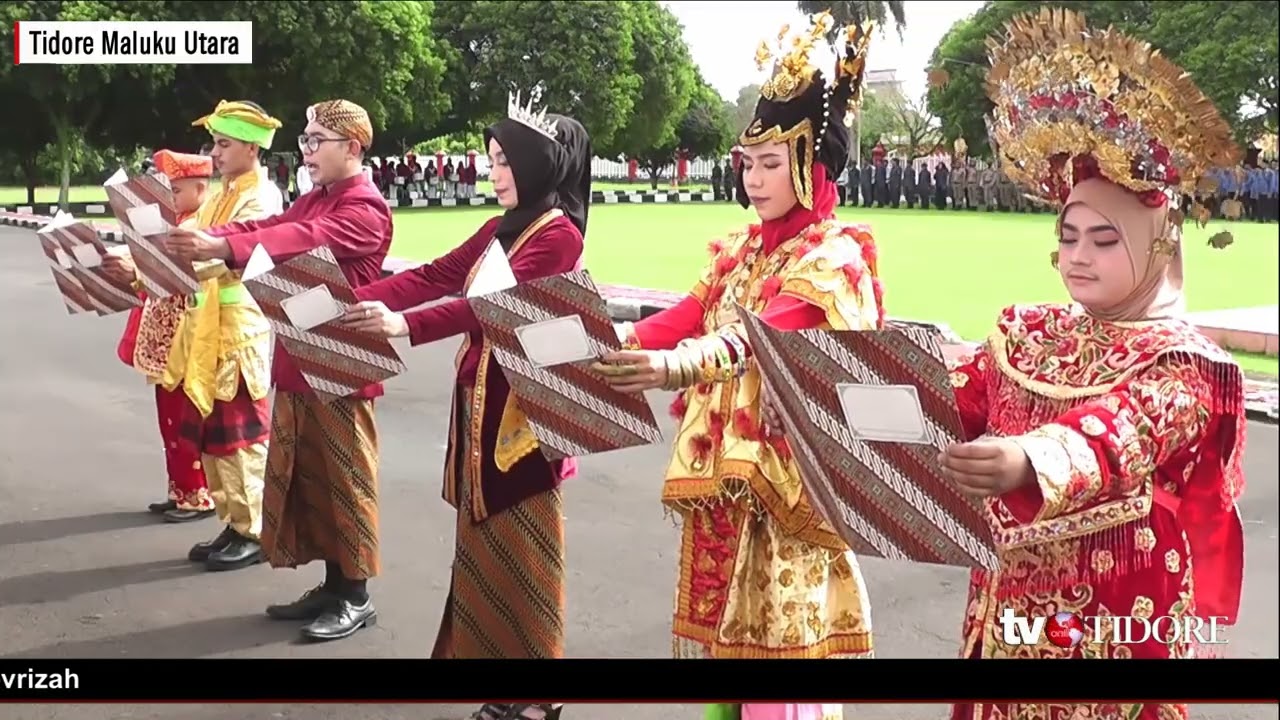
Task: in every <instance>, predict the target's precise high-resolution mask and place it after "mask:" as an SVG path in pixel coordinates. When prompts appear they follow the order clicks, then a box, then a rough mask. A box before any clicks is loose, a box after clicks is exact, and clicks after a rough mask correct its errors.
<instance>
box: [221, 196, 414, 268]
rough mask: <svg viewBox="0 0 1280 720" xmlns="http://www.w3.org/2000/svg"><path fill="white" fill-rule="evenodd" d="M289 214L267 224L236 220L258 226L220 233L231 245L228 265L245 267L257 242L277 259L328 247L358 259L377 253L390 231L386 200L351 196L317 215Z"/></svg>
mask: <svg viewBox="0 0 1280 720" xmlns="http://www.w3.org/2000/svg"><path fill="white" fill-rule="evenodd" d="M288 215H289V214H288V213H287V212H286V213H285V214H284V215H282V216H280V217H283V218H285V219H284V220H283V221H280V222H276V223H274V224H269V225H268V224H266V223H265V222H263V221H258V222H252V223H237V225H246V226H248V225H256V226H258V227H257V229H251V230H248V231H246V232H241V233H235V234H228V233H226V232H223V233H222V235H223V236H224V237H226V238H227V244H228V245H230V246H231V262H230V263H229V264H231V265H233V266H235V267H244V264H245V263H246V262H248V260H249V255H250V254H252V253H253V250H254V248H255V247H257V246H258V245H261V246H262V247H264V248H266V251H267V253H268V254H269V255H270V256H271V259H272V260H274V261H276V262H285V261H288V260H289V259H291V258H293V257H295V256H297V255H301V254H302V253H305V252H307V251H309V250H314V249H315V248H318V247H328V248H329V249H330V250H332V251H333V255H334V257H335V258H337V259H339V260H344V259H349V258H361V257H365V256H367V255H372V254H373V253H375V252H377V251H378V249H379V248H381V247H382V243H383V240H384V239H385V238H386V237H387V236H388V235H389V234H390V232H389V230H390V224H391V211H390V210H389V209H388V208H387V206H386V204H385V203H383V204H382V205H381V206H379V205H378V204H376V203H375V202H373V201H370V200H368V199H366V198H356V199H353V201H352V202H348V203H345V204H343V205H340V206H338V207H337V208H335V209H334V210H333V211H331V212H327V213H325V214H323V215H320V216H318V217H311V218H307V219H296V220H289V219H288Z"/></svg>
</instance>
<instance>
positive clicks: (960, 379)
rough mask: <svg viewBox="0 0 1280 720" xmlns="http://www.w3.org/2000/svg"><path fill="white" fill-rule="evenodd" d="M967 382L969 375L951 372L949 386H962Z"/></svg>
mask: <svg viewBox="0 0 1280 720" xmlns="http://www.w3.org/2000/svg"><path fill="white" fill-rule="evenodd" d="M968 384H969V376H968V375H965V374H964V373H962V372H953V373H951V387H953V388H962V387H964V386H966V385H968Z"/></svg>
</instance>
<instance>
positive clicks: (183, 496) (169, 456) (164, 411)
mask: <svg viewBox="0 0 1280 720" xmlns="http://www.w3.org/2000/svg"><path fill="white" fill-rule="evenodd" d="M155 388H156V415H157V417H158V419H159V421H160V438H161V440H162V441H163V442H164V463H165V468H166V469H167V470H168V474H169V499H170V500H173V501H174V502H176V503H178V507H179V508H181V509H183V510H212V509H213V499H212V498H211V497H209V486H208V483H207V482H206V481H205V476H204V467H203V466H202V465H201V462H200V451H199V450H197V449H195V448H193V447H191V446H189V445H188V444H186V443H184V442H183V441H182V434H181V431H180V427H181V424H182V417H183V414H184V413H185V412H186V406H187V405H189V404H190V401H188V400H187V396H186V395H184V394H183V393H182V388H181V387H178V388H177V389H175V390H173V391H172V392H170V391H168V390H165V389H164V388H163V387H161V386H159V385H156V386H155Z"/></svg>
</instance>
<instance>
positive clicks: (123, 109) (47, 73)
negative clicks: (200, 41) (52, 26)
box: [0, 0, 174, 208]
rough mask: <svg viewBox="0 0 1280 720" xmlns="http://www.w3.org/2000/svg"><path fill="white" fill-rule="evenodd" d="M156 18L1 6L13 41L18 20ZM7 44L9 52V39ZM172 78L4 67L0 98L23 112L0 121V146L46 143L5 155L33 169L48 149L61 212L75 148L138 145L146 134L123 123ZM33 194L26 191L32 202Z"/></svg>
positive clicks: (101, 6)
mask: <svg viewBox="0 0 1280 720" xmlns="http://www.w3.org/2000/svg"><path fill="white" fill-rule="evenodd" d="M153 12H154V11H153V10H152V9H151V8H150V6H149V5H148V4H145V3H131V2H108V1H106V0H98V1H96V2H52V1H49V0H11V1H9V2H4V3H0V26H3V27H4V28H5V31H6V32H9V33H12V30H9V28H13V27H14V26H15V22H16V21H19V20H47V21H53V20H63V21H67V20H86V21H92V20H98V21H121V20H151V19H156V18H155V17H154V16H153ZM8 39H9V40H10V45H12V37H9V38H8ZM173 77H174V67H173V66H172V65H7V64H6V65H4V67H3V68H2V69H0V98H5V99H15V100H25V101H26V102H25V104H24V105H22V106H20V107H22V108H23V110H22V111H21V112H15V111H12V110H11V111H9V112H6V113H5V114H4V115H5V117H4V119H3V120H0V136H3V138H4V140H0V142H3V143H5V144H6V145H9V144H10V143H15V142H22V141H36V142H38V141H41V140H43V141H45V142H44V143H41V144H39V145H32V146H29V147H28V148H26V149H18V148H11V150H10V151H11V152H14V151H16V152H15V154H17V155H19V157H20V158H21V161H22V162H24V163H31V167H32V168H34V163H35V160H36V156H38V153H39V151H40V150H42V149H43V148H44V147H45V145H46V144H52V145H53V146H54V148H55V153H56V155H55V156H56V158H57V162H58V166H59V169H58V176H59V177H58V182H59V185H60V190H59V193H58V204H59V205H60V206H61V207H63V208H66V207H67V202H68V193H69V190H70V186H71V174H72V170H73V167H74V165H75V161H76V157H75V154H76V150H77V148H78V147H81V146H82V143H83V142H86V141H87V142H88V143H89V144H90V145H95V146H100V145H101V144H103V143H104V142H105V140H106V139H107V136H108V135H110V136H111V140H112V141H113V144H114V145H116V146H117V147H136V146H138V145H141V144H143V143H144V142H145V138H146V135H147V131H148V130H149V128H147V127H146V125H145V124H144V123H142V122H137V123H133V124H130V123H129V122H123V120H124V119H126V118H128V117H129V116H130V115H131V113H133V112H134V109H135V108H136V107H137V106H139V105H143V104H147V103H149V102H150V101H151V98H152V97H154V96H155V95H156V94H157V92H158V91H159V88H161V87H163V86H165V85H169V84H172V82H173ZM7 107H13V106H7ZM24 153H35V155H31V154H24ZM104 179H105V178H104ZM30 182H31V181H30V180H29V181H28V183H30ZM31 191H32V189H31V188H30V187H29V188H28V195H29V196H30V195H31Z"/></svg>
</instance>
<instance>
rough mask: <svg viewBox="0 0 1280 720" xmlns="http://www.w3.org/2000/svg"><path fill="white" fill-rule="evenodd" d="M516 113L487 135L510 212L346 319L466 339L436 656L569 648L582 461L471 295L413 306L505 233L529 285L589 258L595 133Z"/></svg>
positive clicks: (557, 652) (415, 338)
mask: <svg viewBox="0 0 1280 720" xmlns="http://www.w3.org/2000/svg"><path fill="white" fill-rule="evenodd" d="M510 114H511V116H510V117H508V118H505V119H503V120H500V121H498V122H497V123H495V124H494V125H492V126H490V127H489V128H488V129H487V130H485V133H484V137H485V142H486V144H487V145H488V151H489V162H490V165H491V175H490V178H491V180H492V181H493V184H494V190H495V192H496V194H497V196H498V204H499V205H501V206H502V208H503V209H504V211H505V212H503V214H502V215H500V216H498V217H495V218H492V219H490V220H489V221H488V222H486V223H485V224H484V225H482V226H481V227H480V229H479V230H477V231H476V233H475V234H474V235H472V236H471V239H469V240H467V241H466V242H464V243H463V244H462V245H460V246H459V247H457V248H456V249H454V250H453V251H452V252H450V253H449V254H447V255H445V256H444V257H441V258H439V259H438V260H436V261H435V262H432V263H428V264H426V265H423V266H421V267H418V268H414V269H413V270H409V271H406V272H403V273H400V274H398V275H396V276H393V277H390V278H387V279H385V280H382V281H380V282H377V283H374V284H372V285H366V286H364V287H362V288H359V289H358V290H357V291H356V295H357V297H358V298H359V299H360V300H362V301H364V302H361V303H358V304H357V305H356V306H355V307H354V308H353V309H352V310H351V311H349V312H348V314H347V315H346V316H345V318H344V320H343V322H344V323H345V324H347V325H348V326H349V327H352V328H354V329H358V330H361V331H365V332H369V333H371V334H375V335H379V336H382V337H396V336H400V337H406V336H407V337H408V338H409V339H410V341H411V342H412V344H414V345H422V344H425V343H429V342H434V341H436V340H441V339H443V338H446V337H452V336H454V335H458V334H462V333H465V334H466V338H465V340H464V343H463V350H462V351H461V353H460V355H459V360H458V375H457V391H456V393H455V396H454V408H453V416H452V422H451V426H450V430H449V448H448V455H447V459H446V462H445V489H444V496H445V499H446V500H447V501H448V502H449V503H450V504H452V505H454V506H455V507H456V508H458V530H457V545H456V547H457V557H456V559H455V561H454V567H453V582H452V587H451V589H450V593H449V599H448V601H447V607H446V610H445V614H444V619H443V621H442V623H441V627H440V633H439V636H438V638H437V640H436V647H435V651H434V652H433V657H458V658H479V657H504V658H554V657H561V656H562V655H563V652H564V582H563V580H564V526H563V522H562V517H561V501H560V491H559V487H560V483H561V482H562V481H563V480H565V479H567V478H569V477H571V476H572V475H573V474H574V473H575V470H576V463H574V462H573V460H572V459H569V460H565V461H557V462H548V461H547V460H546V459H545V458H544V457H543V455H542V453H540V452H539V451H538V446H537V441H536V440H535V439H534V436H533V433H532V431H531V430H530V428H529V424H528V422H527V421H526V419H525V416H524V414H523V413H522V412H521V411H520V408H519V406H518V405H517V404H516V403H515V401H514V399H513V398H512V397H511V395H510V390H509V388H508V386H507V382H506V379H505V377H504V376H503V373H502V370H501V369H500V368H499V367H498V365H497V363H496V362H495V361H494V360H493V358H492V356H491V353H490V348H489V344H488V343H487V342H485V339H484V336H483V334H482V333H481V331H480V326H479V324H478V323H477V321H476V318H475V316H474V314H473V313H472V311H471V307H470V305H469V304H468V303H467V301H466V300H465V299H458V300H453V301H451V302H446V303H443V304H440V305H435V306H433V307H430V308H426V309H423V310H413V311H410V312H402V311H403V310H405V309H407V308H413V307H417V306H419V305H422V304H423V303H426V302H430V301H432V300H437V299H440V298H443V297H446V296H450V295H464V294H465V293H466V290H467V288H468V287H469V286H470V284H471V282H472V281H473V280H474V275H475V273H476V271H477V269H478V266H479V262H480V259H481V258H482V257H483V256H484V255H485V253H486V252H487V251H488V250H489V248H490V246H491V245H493V244H494V242H495V241H496V246H495V247H496V249H499V250H500V251H501V252H503V253H504V254H505V255H506V257H507V258H508V261H509V262H510V265H511V270H512V273H513V274H514V276H515V278H516V281H517V282H528V281H530V280H534V279H537V278H541V277H547V276H551V275H557V274H560V273H564V272H568V271H570V270H574V269H575V268H577V267H579V266H580V263H581V257H582V248H583V233H584V232H585V231H586V226H587V211H588V206H589V204H590V201H591V154H592V153H591V140H590V137H589V136H588V134H587V132H586V130H585V129H584V128H583V127H582V125H581V123H579V122H578V121H576V120H574V119H572V118H568V117H564V116H561V115H547V114H541V113H534V112H532V111H531V110H530V109H527V108H525V109H521V108H519V107H518V105H515V104H513V106H512V111H511V113H510ZM366 316H369V317H366ZM473 451H475V452H473ZM512 710H513V709H512V708H502V709H500V712H502V713H508V712H511V711H512ZM515 710H517V711H518V709H515ZM542 710H544V711H545V710H547V709H546V708H543V709H542ZM535 711H537V710H535ZM550 713H551V714H550V717H555V716H556V714H558V710H551V711H550ZM490 715H491V716H493V717H502V715H493V713H492V712H491V713H490ZM481 717H483V715H481ZM517 717H518V715H517Z"/></svg>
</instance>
